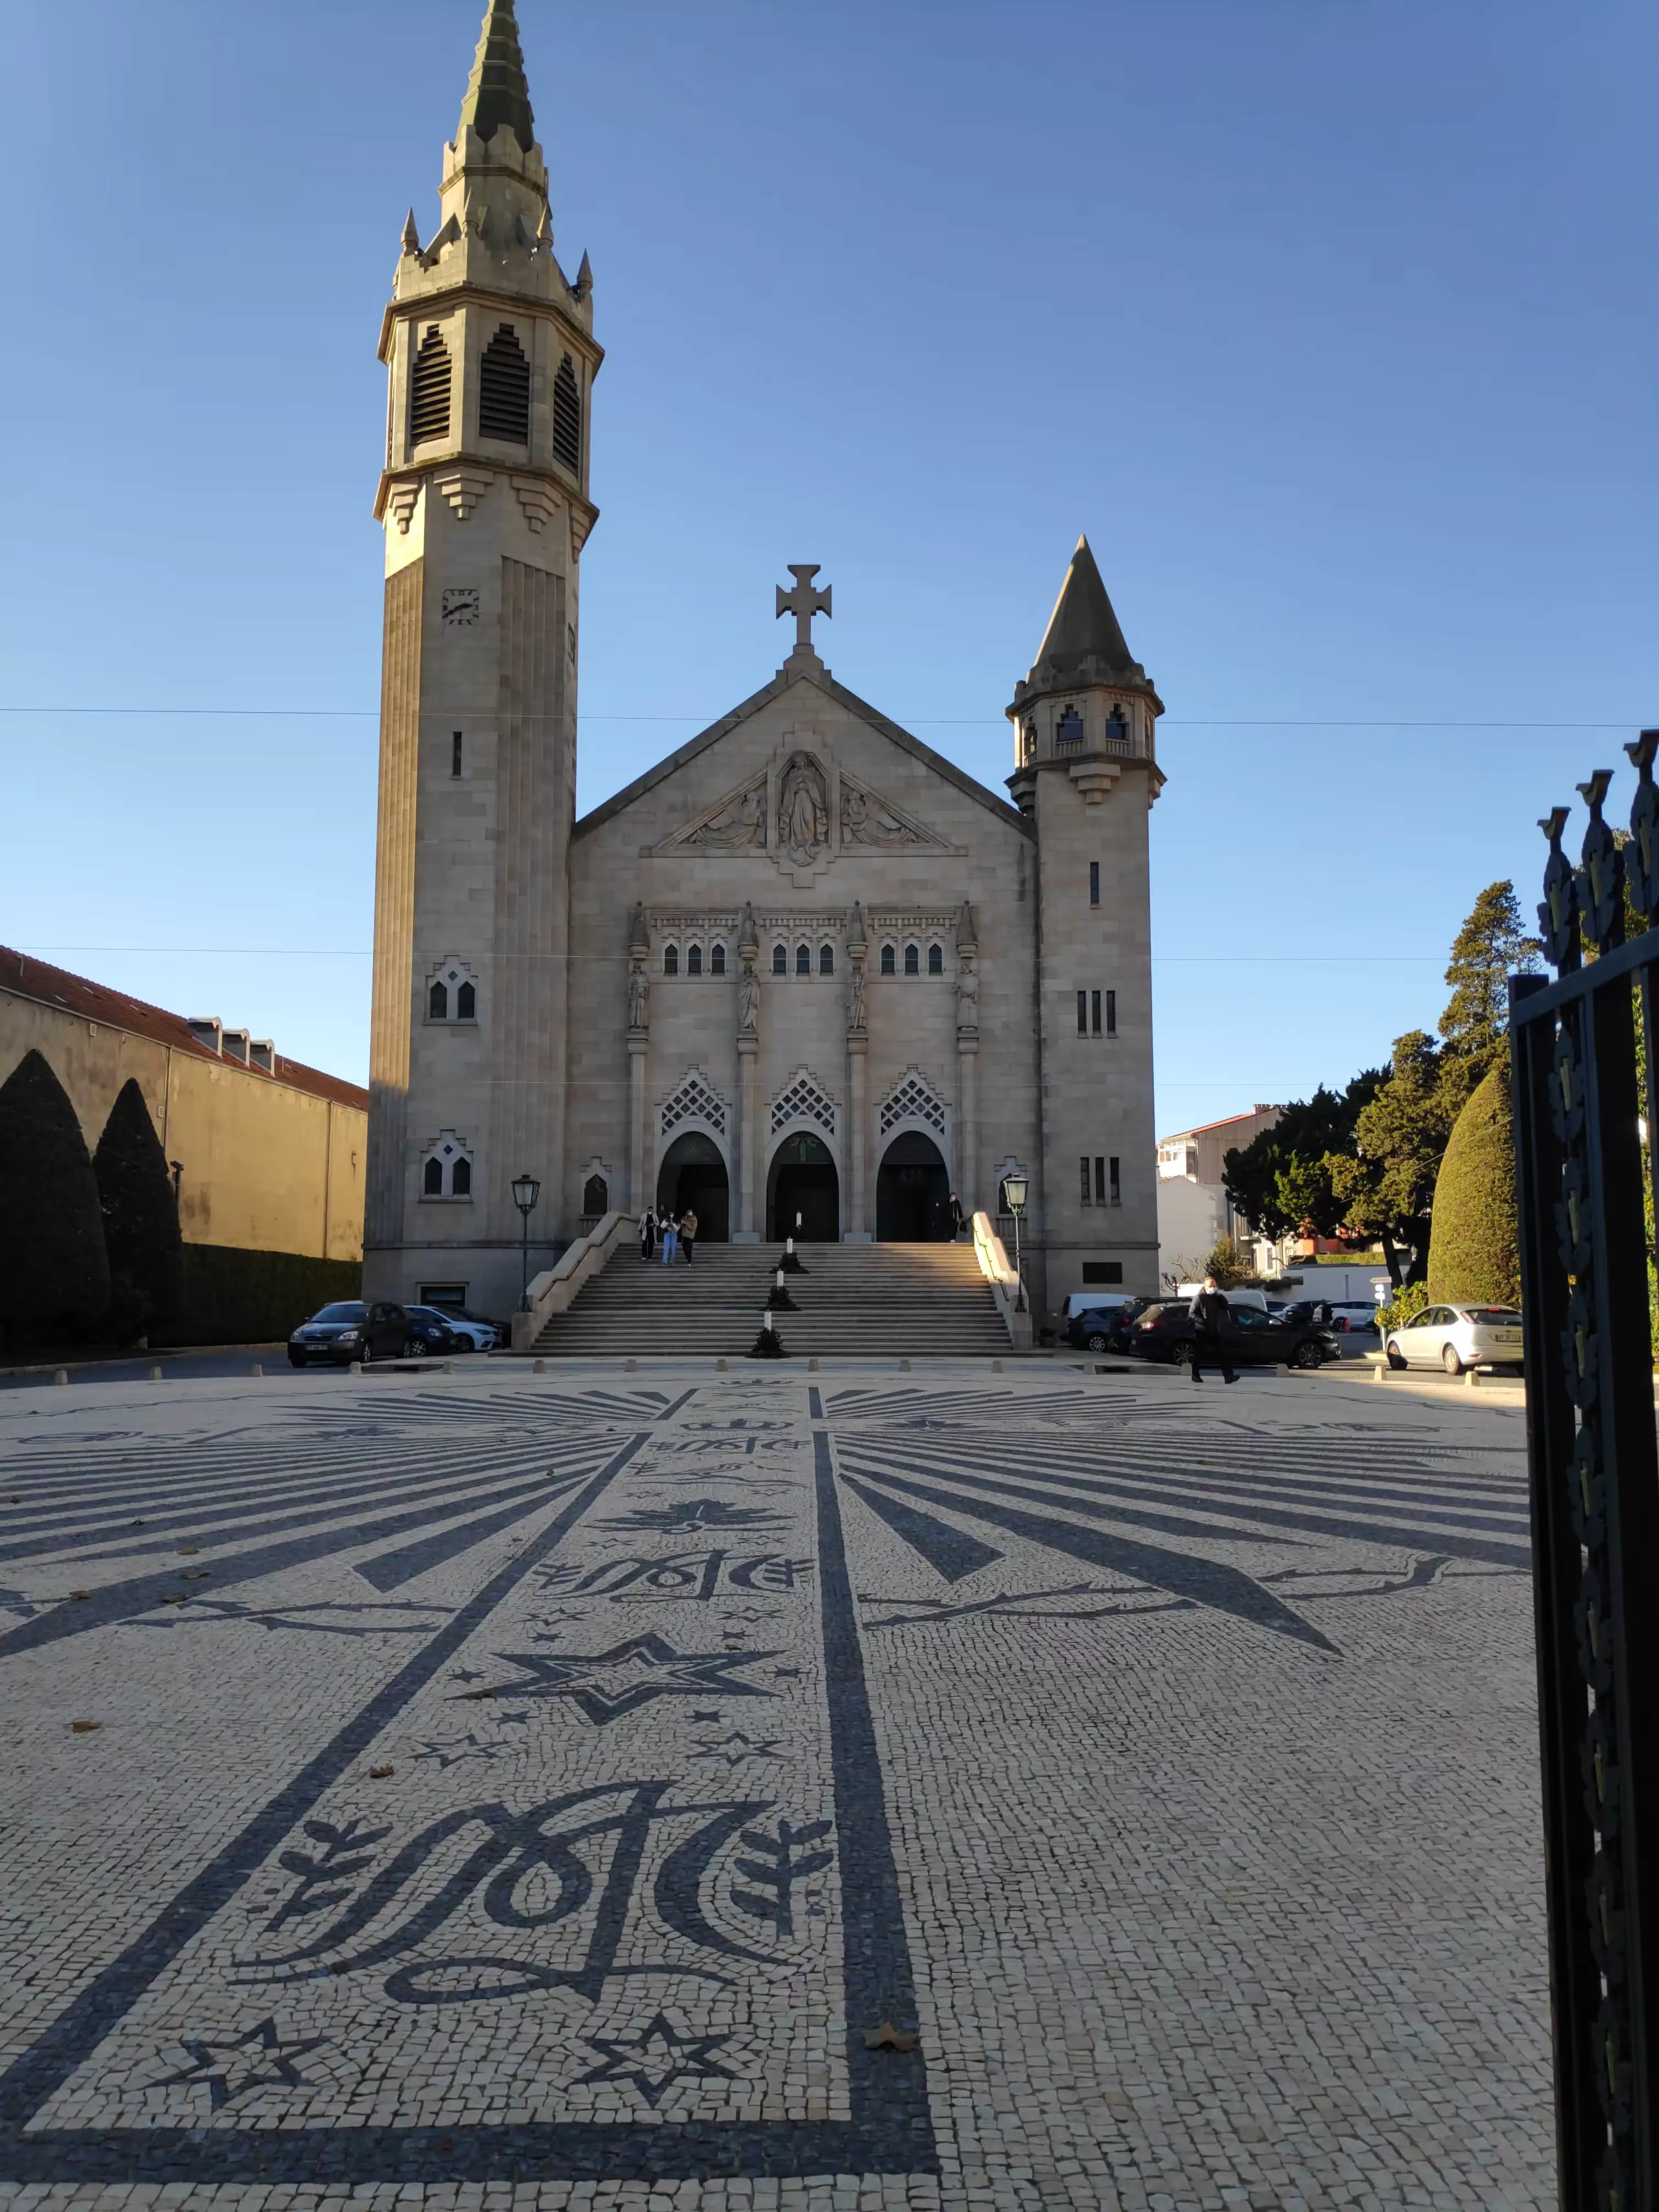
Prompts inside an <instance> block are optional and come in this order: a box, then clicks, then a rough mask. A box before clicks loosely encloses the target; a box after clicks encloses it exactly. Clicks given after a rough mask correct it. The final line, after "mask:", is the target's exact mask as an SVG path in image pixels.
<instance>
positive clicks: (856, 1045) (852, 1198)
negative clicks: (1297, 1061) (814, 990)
mask: <svg viewBox="0 0 1659 2212" xmlns="http://www.w3.org/2000/svg"><path fill="white" fill-rule="evenodd" d="M869 1055H870V1040H869V1038H868V1037H867V1036H864V1035H863V1034H862V1032H855V1033H854V1035H852V1036H849V1037H848V1040H847V1141H846V1143H845V1145H844V1146H842V1157H843V1158H844V1159H845V1160H846V1162H847V1184H848V1190H847V1215H846V1219H847V1229H846V1232H845V1241H846V1243H848V1244H867V1243H869V1242H870V1199H869V1189H870V1174H869V1160H868V1157H867V1154H868V1147H869V1142H870V1132H869V1127H868V1122H869V1106H868V1103H867V1102H868V1098H869V1095H870V1094H869V1089H868V1084H869V1069H868V1062H869Z"/></svg>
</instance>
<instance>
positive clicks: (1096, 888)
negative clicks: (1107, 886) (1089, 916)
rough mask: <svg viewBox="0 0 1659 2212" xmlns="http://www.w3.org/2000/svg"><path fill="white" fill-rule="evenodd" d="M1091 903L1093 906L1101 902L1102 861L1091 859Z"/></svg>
mask: <svg viewBox="0 0 1659 2212" xmlns="http://www.w3.org/2000/svg"><path fill="white" fill-rule="evenodd" d="M1089 903H1090V905H1091V906H1098V905H1099V904H1100V863H1099V861H1098V860H1091V861H1090V863H1089Z"/></svg>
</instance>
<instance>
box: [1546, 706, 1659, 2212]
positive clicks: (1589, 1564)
mask: <svg viewBox="0 0 1659 2212" xmlns="http://www.w3.org/2000/svg"><path fill="white" fill-rule="evenodd" d="M1626 750H1627V752H1628V753H1629V755H1630V757H1631V759H1632V762H1633V763H1635V766H1636V769H1637V775H1638V781H1637V790H1636V798H1635V803H1634V805H1632V809H1631V817H1630V826H1631V835H1630V837H1629V839H1628V841H1627V842H1626V841H1620V840H1619V839H1618V838H1616V837H1615V835H1614V833H1613V830H1612V829H1611V828H1610V827H1609V826H1608V824H1607V823H1606V822H1605V821H1604V820H1603V819H1602V814H1601V809H1602V805H1603V802H1604V801H1605V799H1606V797H1607V787H1608V786H1609V784H1610V783H1611V781H1612V780H1613V779H1612V775H1611V772H1610V771H1608V770H1605V769H1604V770H1600V771H1598V772H1597V774H1596V775H1594V776H1592V777H1591V778H1590V781H1589V782H1588V783H1584V784H1580V786H1579V787H1578V788H1579V791H1580V793H1581V794H1582V795H1583V799H1584V801H1585V803H1586V805H1588V807H1589V828H1588V829H1587V830H1586V831H1585V834H1584V841H1583V850H1582V854H1581V858H1580V865H1579V866H1577V868H1574V866H1572V864H1571V861H1570V860H1568V858H1567V856H1566V854H1565V853H1564V852H1563V851H1562V849H1561V834H1562V831H1563V830H1564V829H1565V827H1566V823H1567V819H1568V814H1569V811H1570V810H1569V809H1567V808H1566V807H1558V808H1557V809H1556V811H1555V812H1554V813H1553V814H1552V815H1551V816H1550V817H1549V819H1548V821H1547V822H1546V823H1542V824H1541V827H1542V829H1543V830H1544V832H1545V835H1546V836H1547V837H1548V839H1549V844H1550V854H1549V863H1548V866H1547V869H1546V871H1545V876H1544V893H1545V902H1544V904H1543V905H1542V906H1541V908H1539V919H1540V921H1541V922H1542V924H1543V933H1544V939H1545V945H1546V950H1547V952H1548V955H1549V957H1550V960H1551V963H1552V964H1553V966H1554V968H1555V969H1556V970H1557V971H1558V972H1557V980H1556V981H1553V982H1550V981H1546V980H1545V978H1544V977H1542V976H1539V975H1517V976H1513V977H1511V978H1510V1030H1511V1036H1512V1041H1513V1067H1514V1080H1515V1136H1516V1184H1517V1194H1518V1200H1519V1206H1520V1231H1521V1284H1522V1314H1523V1321H1524V1330H1525V1347H1526V1361H1527V1377H1528V1388H1527V1432H1528V1433H1527V1450H1528V1469H1529V1474H1530V1480H1531V1492H1532V1528H1533V1547H1534V1603H1535V1607H1536V1614H1537V1632H1538V1691H1539V1699H1538V1703H1539V1733H1540V1737H1541V1747H1542V1754H1543V1780H1544V1840H1545V1854H1546V1861H1547V1887H1548V1899H1549V1944H1550V1990H1551V2002H1552V2007H1553V2015H1554V2032H1555V2083H1556V2135H1557V2142H1558V2144H1559V2160H1560V2199H1561V2203H1562V2205H1563V2207H1564V2208H1565V2212H1593V2208H1596V2212H1659V2110H1656V2106H1659V1455H1656V1449H1655V1430H1654V1396H1653V1345H1652V1341H1651V1336H1650V1328H1649V1318H1648V1262H1649V1251H1650V1234H1651V1231H1650V1226H1649V1216H1648V1212H1647V1208H1646V1206H1645V1204H1644V1200H1645V1198H1646V1194H1647V1189H1648V1187H1649V1180H1648V1175H1647V1172H1646V1170H1648V1169H1650V1167H1651V1166H1652V1164H1653V1162H1654V1146H1655V1145H1656V1141H1659V1109H1656V1076H1659V1028H1656V1024H1655V1012H1656V1006H1655V991H1656V981H1655V976H1656V970H1659V788H1656V786H1655V782H1654V776H1653V763H1654V758H1655V755H1656V753H1659V731H1653V730H1648V731H1644V732H1643V734H1642V737H1641V739H1640V742H1639V743H1638V744H1633V745H1630V746H1627V747H1626ZM1627 894H1628V901H1627V896H1626V895H1627ZM1632 911H1633V914H1634V916H1635V921H1636V927H1635V929H1634V931H1632V929H1631V928H1630V927H1629V916H1630V914H1631V913H1632ZM1644 926H1645V927H1644ZM1638 1051H1639V1053H1640V1054H1643V1055H1644V1060H1638ZM1643 1067H1644V1080H1638V1070H1639V1069H1641V1068H1643ZM1644 1093H1645V1095H1644Z"/></svg>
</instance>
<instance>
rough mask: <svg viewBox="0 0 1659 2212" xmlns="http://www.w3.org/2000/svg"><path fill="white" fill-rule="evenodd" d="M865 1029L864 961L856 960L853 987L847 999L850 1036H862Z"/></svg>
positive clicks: (848, 1031) (848, 1032)
mask: <svg viewBox="0 0 1659 2212" xmlns="http://www.w3.org/2000/svg"><path fill="white" fill-rule="evenodd" d="M864 1030H865V1014H864V963H863V961H862V960H855V961H854V963H853V987H852V991H851V994H850V995H849V996H848V1001H847V1034H848V1036H863V1035H864Z"/></svg>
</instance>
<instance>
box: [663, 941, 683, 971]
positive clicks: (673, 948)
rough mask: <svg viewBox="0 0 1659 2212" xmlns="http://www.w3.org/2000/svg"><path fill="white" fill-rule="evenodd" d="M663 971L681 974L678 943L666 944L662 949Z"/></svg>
mask: <svg viewBox="0 0 1659 2212" xmlns="http://www.w3.org/2000/svg"><path fill="white" fill-rule="evenodd" d="M662 972H663V974H664V975H678V974H679V972H680V948H679V946H678V945H664V947H663V949H662Z"/></svg>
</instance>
